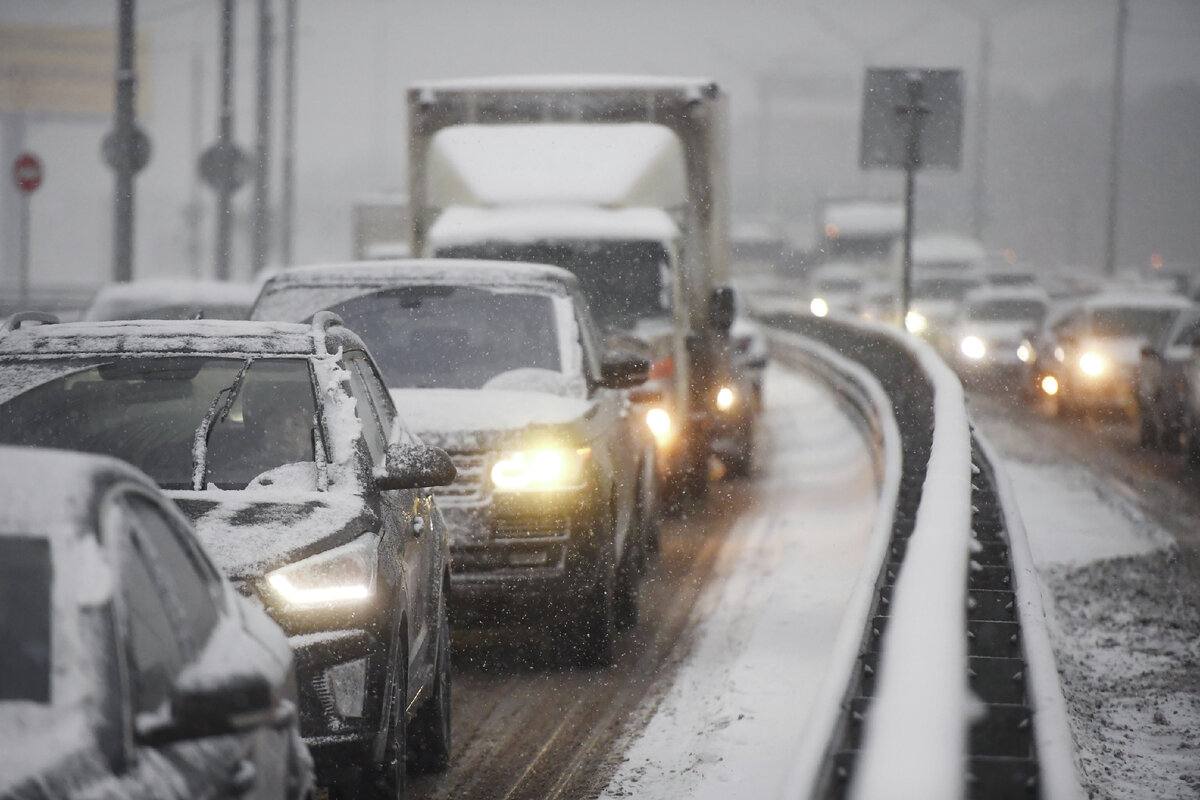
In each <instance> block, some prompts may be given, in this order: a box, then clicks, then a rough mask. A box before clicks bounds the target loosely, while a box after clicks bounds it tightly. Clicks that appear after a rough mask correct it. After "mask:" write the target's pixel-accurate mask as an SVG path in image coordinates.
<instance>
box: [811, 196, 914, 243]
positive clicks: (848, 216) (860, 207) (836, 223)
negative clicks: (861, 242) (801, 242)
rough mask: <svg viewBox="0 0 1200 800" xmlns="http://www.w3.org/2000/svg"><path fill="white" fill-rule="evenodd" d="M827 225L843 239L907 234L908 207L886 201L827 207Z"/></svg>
mask: <svg viewBox="0 0 1200 800" xmlns="http://www.w3.org/2000/svg"><path fill="white" fill-rule="evenodd" d="M823 216H824V223H825V225H832V226H833V227H834V228H836V229H837V230H838V234H839V235H840V236H849V235H852V234H857V235H859V236H872V235H875V236H883V235H888V234H898V233H901V232H902V231H903V230H904V206H903V205H901V204H900V203H896V202H888V201H886V200H847V201H838V202H830V203H828V204H827V205H826V206H825V213H824V215H823Z"/></svg>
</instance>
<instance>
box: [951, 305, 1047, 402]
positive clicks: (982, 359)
mask: <svg viewBox="0 0 1200 800" xmlns="http://www.w3.org/2000/svg"><path fill="white" fill-rule="evenodd" d="M1049 306H1050V297H1049V295H1047V294H1046V292H1045V290H1043V289H1040V288H1038V287H1036V286H981V287H979V288H977V289H973V290H971V291H970V292H968V293H967V294H966V295H965V296H964V297H963V302H962V307H961V310H960V311H959V314H958V317H957V319H956V320H955V322H954V325H953V328H952V330H951V336H952V342H953V345H954V349H953V350H952V357H951V359H950V364H951V366H953V367H954V369H955V371H956V372H958V375H959V377H960V378H962V380H963V382H964V383H967V382H970V383H974V384H979V385H983V386H987V387H990V388H1003V389H1007V388H1020V389H1023V388H1024V387H1025V385H1026V367H1025V362H1024V361H1023V360H1022V358H1021V343H1022V342H1023V341H1025V340H1027V339H1029V338H1030V337H1031V336H1032V335H1033V333H1034V332H1035V331H1037V330H1038V328H1040V327H1041V324H1042V321H1043V320H1044V319H1045V316H1046V311H1047V309H1048V308H1049Z"/></svg>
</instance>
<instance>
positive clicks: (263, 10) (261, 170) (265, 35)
mask: <svg viewBox="0 0 1200 800" xmlns="http://www.w3.org/2000/svg"><path fill="white" fill-rule="evenodd" d="M273 24H274V23H273V21H272V19H271V0H258V113H257V117H256V125H255V131H256V133H255V143H254V226H253V231H252V233H251V237H252V238H251V248H250V252H251V266H252V268H253V270H254V272H255V273H257V272H260V271H261V270H262V269H263V268H264V267H266V266H267V250H268V249H269V247H270V243H271V197H270V175H271V57H272V50H273V44H274V42H273V37H274V32H273V31H272V26H273Z"/></svg>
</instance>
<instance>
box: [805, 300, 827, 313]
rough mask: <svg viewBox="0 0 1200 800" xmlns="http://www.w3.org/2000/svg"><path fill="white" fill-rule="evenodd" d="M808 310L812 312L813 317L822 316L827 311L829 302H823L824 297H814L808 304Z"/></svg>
mask: <svg viewBox="0 0 1200 800" xmlns="http://www.w3.org/2000/svg"><path fill="white" fill-rule="evenodd" d="M808 310H809V311H811V312H812V313H813V316H814V317H823V316H825V315H826V314H828V313H829V303H827V302H825V299H824V298H821V297H814V298H813V299H812V302H811V303H809V304H808Z"/></svg>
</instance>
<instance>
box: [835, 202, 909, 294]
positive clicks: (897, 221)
mask: <svg viewBox="0 0 1200 800" xmlns="http://www.w3.org/2000/svg"><path fill="white" fill-rule="evenodd" d="M816 216H817V238H816V242H818V243H819V244H818V247H819V249H820V250H821V252H822V253H823V254H824V260H825V261H826V262H828V263H833V262H839V261H840V262H849V263H853V264H857V265H859V266H860V267H863V268H865V269H866V270H867V271H868V272H869V273H871V277H873V278H879V277H882V275H881V272H882V271H883V266H884V265H885V264H886V262H887V258H888V254H889V252H891V250H892V248H893V247H895V245H896V242H898V241H899V240H900V238H901V237H902V236H903V235H904V203H903V202H902V201H900V200H894V199H893V200H881V199H873V198H865V197H843V198H837V197H826V198H822V199H821V201H820V203H819V210H818V212H817V215H816Z"/></svg>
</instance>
